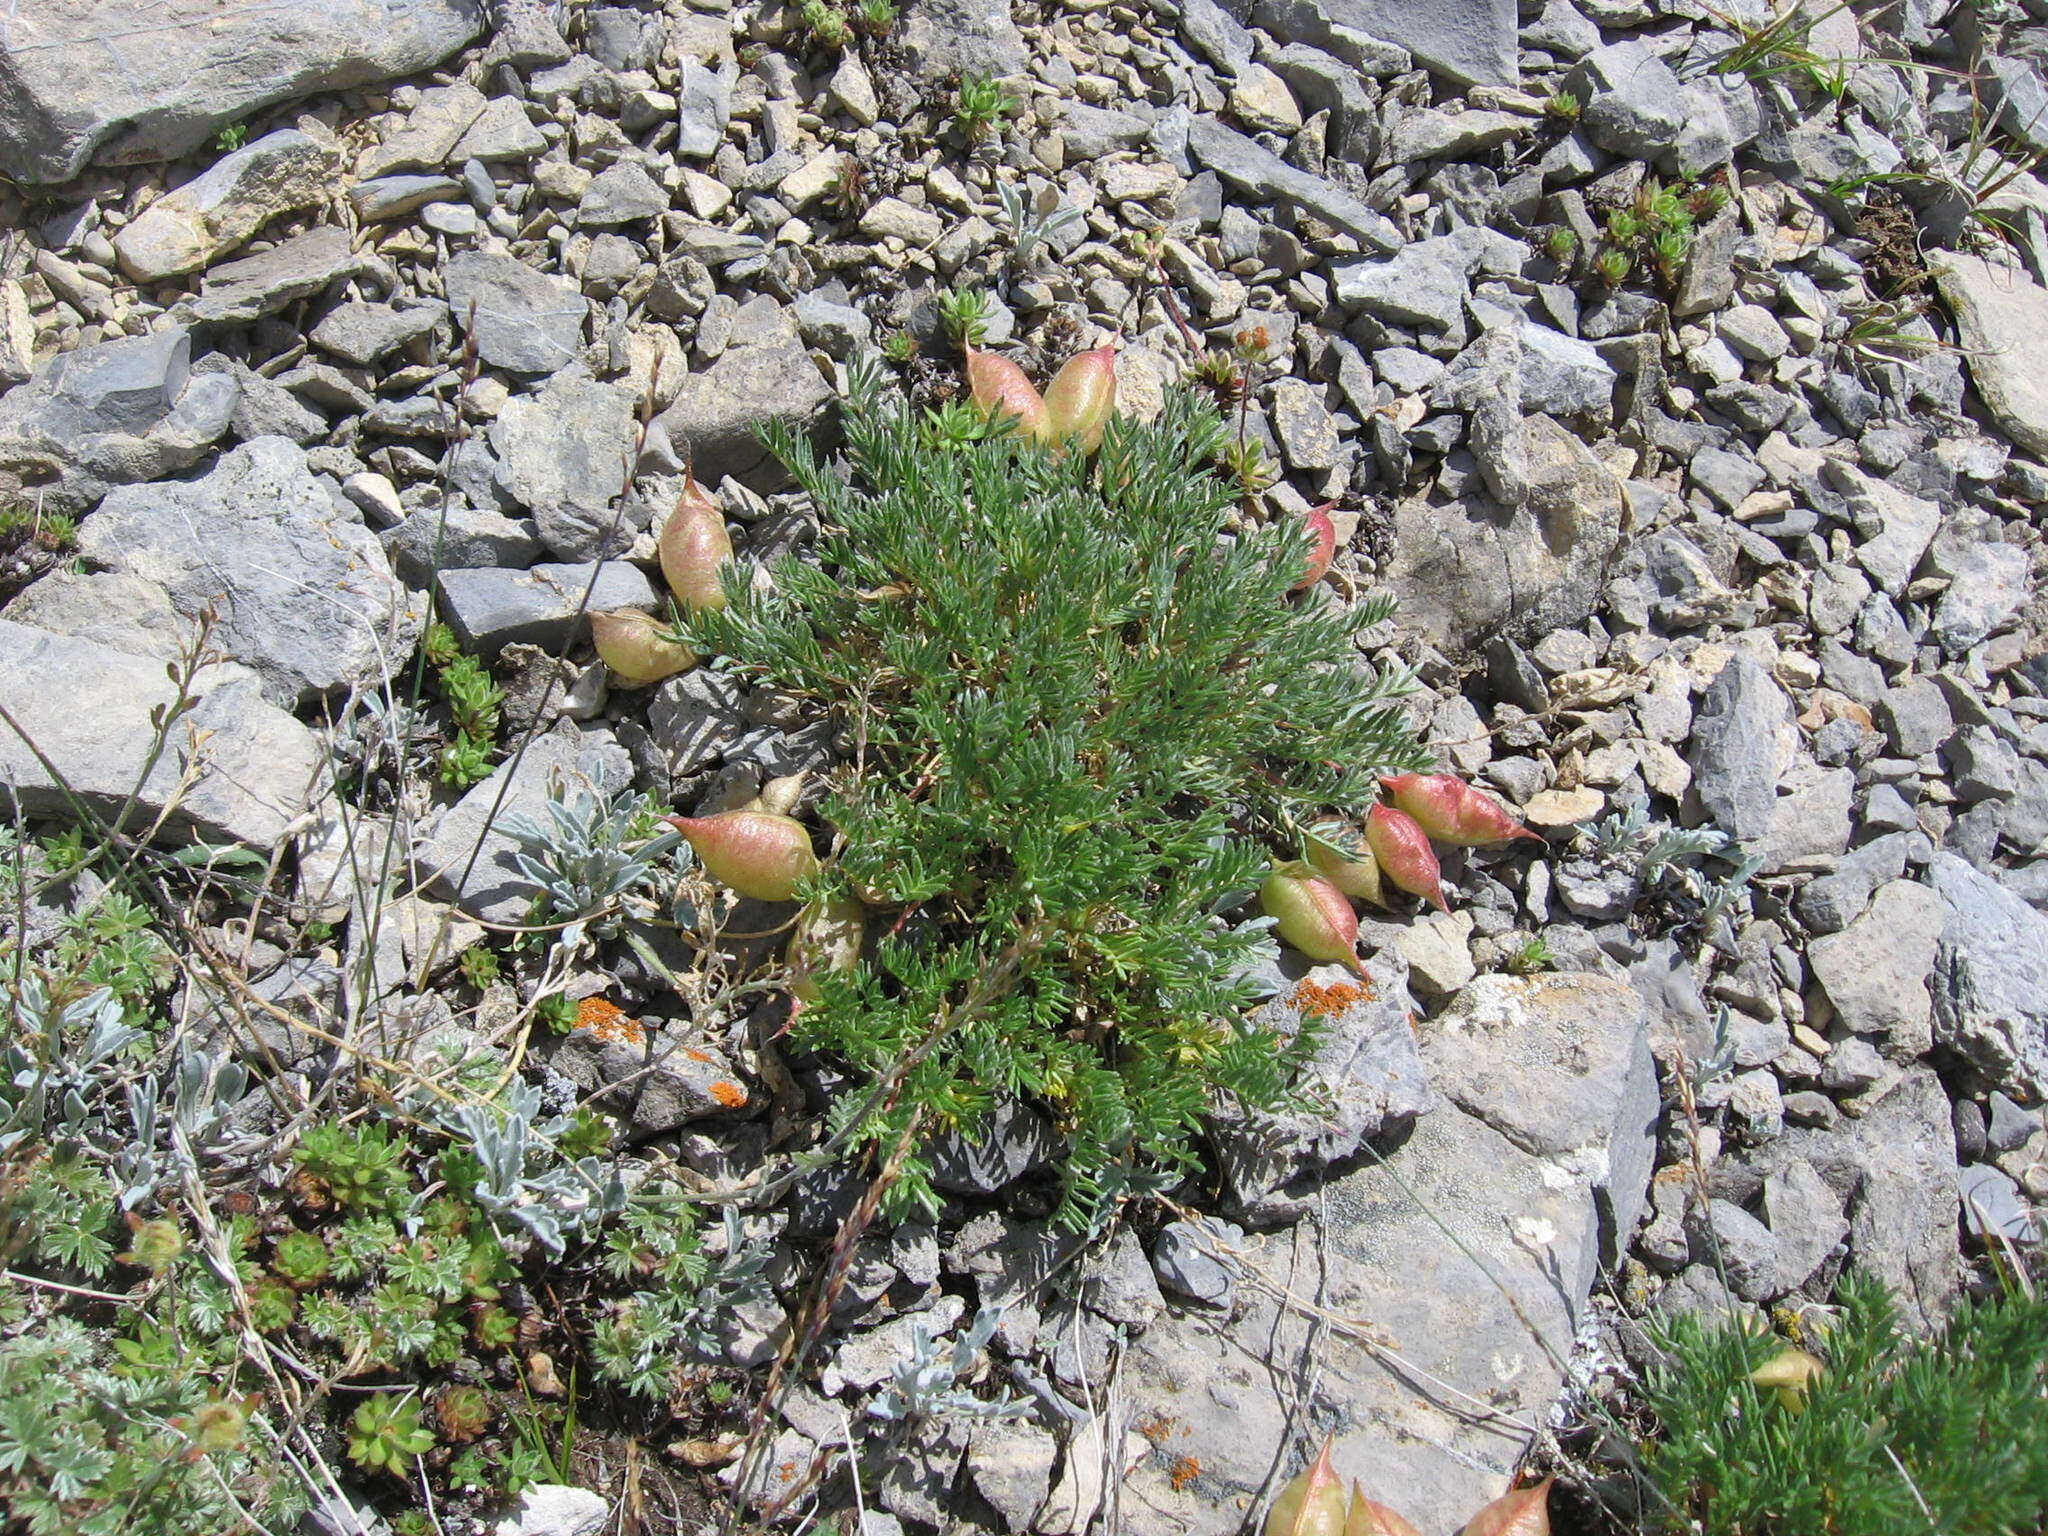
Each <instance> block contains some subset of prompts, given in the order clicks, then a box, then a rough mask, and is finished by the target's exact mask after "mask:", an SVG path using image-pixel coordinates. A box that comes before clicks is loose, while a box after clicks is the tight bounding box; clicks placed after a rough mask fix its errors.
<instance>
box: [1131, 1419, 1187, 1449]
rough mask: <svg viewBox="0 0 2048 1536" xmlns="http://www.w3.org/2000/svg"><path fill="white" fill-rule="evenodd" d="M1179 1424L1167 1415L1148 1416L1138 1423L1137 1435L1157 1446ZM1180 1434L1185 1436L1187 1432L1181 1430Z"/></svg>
mask: <svg viewBox="0 0 2048 1536" xmlns="http://www.w3.org/2000/svg"><path fill="white" fill-rule="evenodd" d="M1179 1422H1180V1421H1179V1420H1178V1419H1175V1418H1172V1417H1170V1416H1168V1415H1167V1414H1163V1413H1153V1414H1148V1415H1147V1416H1146V1417H1145V1418H1143V1419H1142V1420H1140V1421H1139V1423H1138V1433H1139V1434H1141V1435H1143V1436H1144V1437H1145V1438H1146V1439H1147V1440H1150V1441H1151V1442H1152V1443H1153V1444H1154V1445H1158V1444H1160V1443H1161V1442H1162V1441H1164V1440H1165V1439H1166V1437H1167V1436H1168V1435H1170V1434H1172V1433H1173V1426H1174V1425H1176V1424H1178V1423H1179ZM1181 1433H1182V1434H1186V1433H1187V1431H1186V1430H1185V1429H1183V1430H1182V1431H1181Z"/></svg>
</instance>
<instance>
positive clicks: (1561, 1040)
mask: <svg viewBox="0 0 2048 1536" xmlns="http://www.w3.org/2000/svg"><path fill="white" fill-rule="evenodd" d="M1424 1059H1425V1060H1426V1062H1427V1063H1428V1066H1429V1071H1430V1081H1431V1082H1432V1084H1434V1086H1435V1087H1436V1089H1437V1091H1438V1092H1440V1093H1442V1094H1443V1095H1445V1096H1446V1097H1447V1098H1449V1099H1450V1100H1451V1101H1452V1102H1453V1103H1455V1104H1456V1105H1457V1106H1458V1107H1459V1108H1460V1109H1462V1110H1464V1111H1465V1112H1466V1113H1467V1114H1470V1115H1473V1116H1476V1117H1477V1118H1478V1119H1480V1120H1481V1121H1483V1122H1485V1123H1486V1124H1487V1125H1488V1126H1490V1127H1492V1128H1493V1129H1494V1130H1496V1131H1498V1132H1500V1134H1501V1135H1503V1136H1505V1137H1507V1138H1508V1139H1509V1140H1510V1141H1512V1142H1513V1143H1514V1144H1515V1145H1516V1146H1517V1147H1520V1148H1521V1149H1522V1150H1524V1151H1526V1152H1529V1153H1531V1154H1533V1155H1535V1156H1537V1157H1544V1158H1557V1159H1564V1160H1570V1159H1572V1158H1574V1157H1586V1158H1587V1166H1589V1167H1593V1166H1595V1165H1597V1171H1596V1172H1594V1173H1593V1174H1592V1175H1591V1177H1590V1181H1589V1182H1590V1183H1591V1185H1592V1188H1593V1193H1594V1195H1595V1197H1596V1201H1597V1204H1598V1207H1599V1212H1600V1216H1601V1224H1600V1248H1601V1255H1602V1261H1603V1262H1605V1263H1607V1264H1609V1265H1612V1264H1615V1263H1618V1262H1619V1261H1620V1256H1621V1253H1622V1252H1623V1250H1624V1249H1625V1248H1626V1247H1627V1244H1628V1239H1629V1236H1630V1234H1631V1233H1633V1232H1634V1230H1635V1224H1636V1220H1637V1218H1638V1217H1639V1216H1640V1215H1641V1214H1642V1209H1643V1200H1644V1197H1645V1193H1646V1191H1647V1189H1648V1187H1649V1180H1650V1166H1651V1157H1652V1152H1653V1148H1652V1144H1651V1137H1652V1132H1653V1130H1654V1128H1655V1126H1656V1122H1657V1113H1658V1108H1659V1103H1660V1100H1659V1097H1658V1091H1657V1070H1656V1063H1655V1061H1654V1059H1653V1058H1652V1056H1651V1054H1650V1043H1649V1011H1648V1008H1647V1006H1646V1004H1645V1002H1644V999H1643V995H1642V994H1641V993H1640V992H1638V991H1637V990H1636V989H1635V988H1634V987H1633V986H1631V985H1630V984H1629V983H1627V982H1625V981H1617V980H1615V979H1613V978H1611V977H1607V976H1600V975H1595V974H1591V973H1585V972H1565V973H1559V974H1556V975H1547V976H1521V977H1518V976H1501V975H1488V976H1481V977H1479V978H1478V979H1477V980H1475V981H1474V982H1472V984H1471V985H1470V986H1468V987H1466V988H1465V989H1464V990H1463V991H1462V992H1460V993H1459V994H1458V995H1457V997H1456V998H1455V999H1453V1001H1452V1003H1451V1005H1450V1007H1448V1008H1447V1009H1445V1010H1444V1012H1443V1013H1442V1014H1441V1015H1440V1016H1439V1017H1438V1019H1437V1020H1436V1025H1435V1028H1434V1030H1433V1031H1432V1033H1431V1036H1430V1039H1429V1043H1428V1048H1427V1050H1426V1052H1425V1055H1424ZM1587 1149H1594V1153H1593V1155H1591V1156H1590V1157H1589V1156H1588V1151H1587Z"/></svg>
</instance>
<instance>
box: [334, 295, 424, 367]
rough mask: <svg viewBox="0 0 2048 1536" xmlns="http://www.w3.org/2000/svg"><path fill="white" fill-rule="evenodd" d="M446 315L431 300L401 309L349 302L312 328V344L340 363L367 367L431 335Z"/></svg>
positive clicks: (416, 302) (414, 303) (415, 302)
mask: <svg viewBox="0 0 2048 1536" xmlns="http://www.w3.org/2000/svg"><path fill="white" fill-rule="evenodd" d="M447 313H448V307H447V306H446V305H445V304H442V303H439V302H437V301H435V300H432V299H429V300H425V301H423V302H422V301H413V302H411V303H407V304H404V305H403V306H394V305H390V304H367V303H364V302H363V301H361V300H359V299H352V300H350V301H349V302H348V303H346V304H338V305H336V306H335V307H334V308H333V309H332V310H330V311H329V312H328V314H327V316H326V318H325V319H323V320H322V321H321V322H320V323H319V324H318V325H317V326H315V327H314V328H313V336H312V341H313V345H314V346H316V347H320V348H323V349H324V350H326V351H328V352H332V353H333V354H334V355H335V356H336V357H338V358H340V359H341V360H342V361H343V362H348V363H354V364H356V365H357V366H358V367H367V366H369V365H370V364H371V363H374V362H376V361H377V359H378V358H380V357H382V356H383V355H384V354H385V353H387V352H390V351H392V350H394V349H395V348H398V347H402V346H404V345H405V344H406V343H407V342H409V341H416V340H418V339H419V338H420V337H422V336H426V335H428V334H430V333H431V332H432V331H433V329H434V327H435V326H436V325H438V324H439V323H440V322H441V320H442V318H443V317H444V316H446V315H447Z"/></svg>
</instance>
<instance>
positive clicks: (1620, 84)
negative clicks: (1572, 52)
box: [1562, 38, 1686, 160]
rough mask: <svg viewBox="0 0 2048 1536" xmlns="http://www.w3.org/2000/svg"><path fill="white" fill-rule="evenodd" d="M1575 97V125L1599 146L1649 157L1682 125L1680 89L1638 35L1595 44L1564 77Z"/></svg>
mask: <svg viewBox="0 0 2048 1536" xmlns="http://www.w3.org/2000/svg"><path fill="white" fill-rule="evenodd" d="M1562 89H1564V90H1567V91H1570V92H1571V93H1572V94H1573V95H1574V96H1576V97H1577V98H1578V100H1579V108H1580V110H1579V125H1580V127H1581V128H1582V129H1583V130H1584V131H1585V132H1586V133H1587V134H1589V135H1590V136H1591V137H1592V139H1593V141H1594V142H1595V143H1596V144H1598V145H1599V146H1600V147H1601V148H1602V149H1605V150H1609V151H1612V152H1613V153H1614V154H1617V155H1624V156H1627V157H1628V158H1630V159H1633V160H1654V159H1656V158H1657V157H1658V156H1659V155H1661V154H1663V153H1664V152H1665V151H1666V150H1668V149H1670V148H1671V147H1672V146H1673V145H1675V144H1677V142H1678V140H1679V137H1680V136H1681V134H1683V133H1684V131H1685V127H1686V111H1685V101H1684V95H1685V93H1684V90H1683V88H1682V87H1681V86H1680V85H1679V83H1678V77H1677V76H1676V75H1674V74H1673V73H1672V72H1671V67H1670V66H1669V65H1667V64H1666V63H1665V62H1664V61H1663V60H1662V59H1661V58H1659V57H1658V56H1657V55H1656V54H1655V53H1654V52H1652V51H1651V49H1650V47H1649V45H1648V44H1647V43H1644V42H1642V41H1641V40H1640V39H1637V38H1630V39H1628V40H1627V41H1626V42H1619V43H1611V44H1609V45H1608V46H1607V47H1605V48H1596V49H1595V50H1594V51H1593V52H1591V53H1589V54H1587V55H1586V56H1585V57H1584V58H1583V59H1581V60H1579V62H1578V63H1577V64H1575V65H1574V66H1572V69H1571V71H1570V73H1568V74H1567V75H1566V76H1565V78H1564V84H1563V87H1562Z"/></svg>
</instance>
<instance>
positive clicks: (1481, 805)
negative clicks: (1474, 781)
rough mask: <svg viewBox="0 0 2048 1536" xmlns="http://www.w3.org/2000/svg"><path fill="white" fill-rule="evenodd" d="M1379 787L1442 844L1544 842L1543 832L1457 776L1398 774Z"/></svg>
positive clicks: (1477, 846) (1480, 845)
mask: <svg viewBox="0 0 2048 1536" xmlns="http://www.w3.org/2000/svg"><path fill="white" fill-rule="evenodd" d="M1380 787H1381V788H1382V789H1384V790H1385V791H1386V792H1387V793H1388V794H1390V795H1392V796H1393V797H1394V804H1396V805H1398V806H1399V807H1400V808H1401V809H1402V810H1404V811H1406V812H1407V813H1408V814H1409V815H1410V816H1413V817H1414V818H1415V820H1416V822H1417V823H1418V824H1420V826H1421V827H1422V830H1423V831H1425V832H1427V833H1428V834H1429V835H1430V836H1431V837H1433V838H1435V839H1436V840H1437V841H1438V842H1440V843H1453V844H1456V845H1457V846H1459V847H1462V848H1483V847H1485V846H1487V845H1488V844H1491V843H1505V842H1507V841H1508V840H1510V839H1511V838H1517V837H1526V838H1529V839H1531V840H1533V841H1535V842H1539V843H1540V842H1542V841H1543V838H1542V835H1541V834H1540V833H1536V832H1531V831H1530V830H1529V829H1528V828H1527V827H1525V826H1523V825H1522V824H1521V823H1520V822H1519V821H1516V820H1515V818H1514V817H1512V816H1510V815H1509V814H1508V810H1507V807H1506V806H1504V805H1502V804H1501V803H1500V802H1499V801H1498V800H1496V799H1494V798H1493V796H1491V795H1489V794H1487V793H1486V792H1485V791H1484V790H1479V789H1474V788H1473V787H1472V786H1471V785H1470V784H1468V783H1466V782H1465V781H1464V780H1463V779H1461V778H1459V777H1458V776H1457V775H1456V774H1452V773H1397V774H1394V775H1392V776H1390V777H1387V778H1382V779H1381V780H1380Z"/></svg>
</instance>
